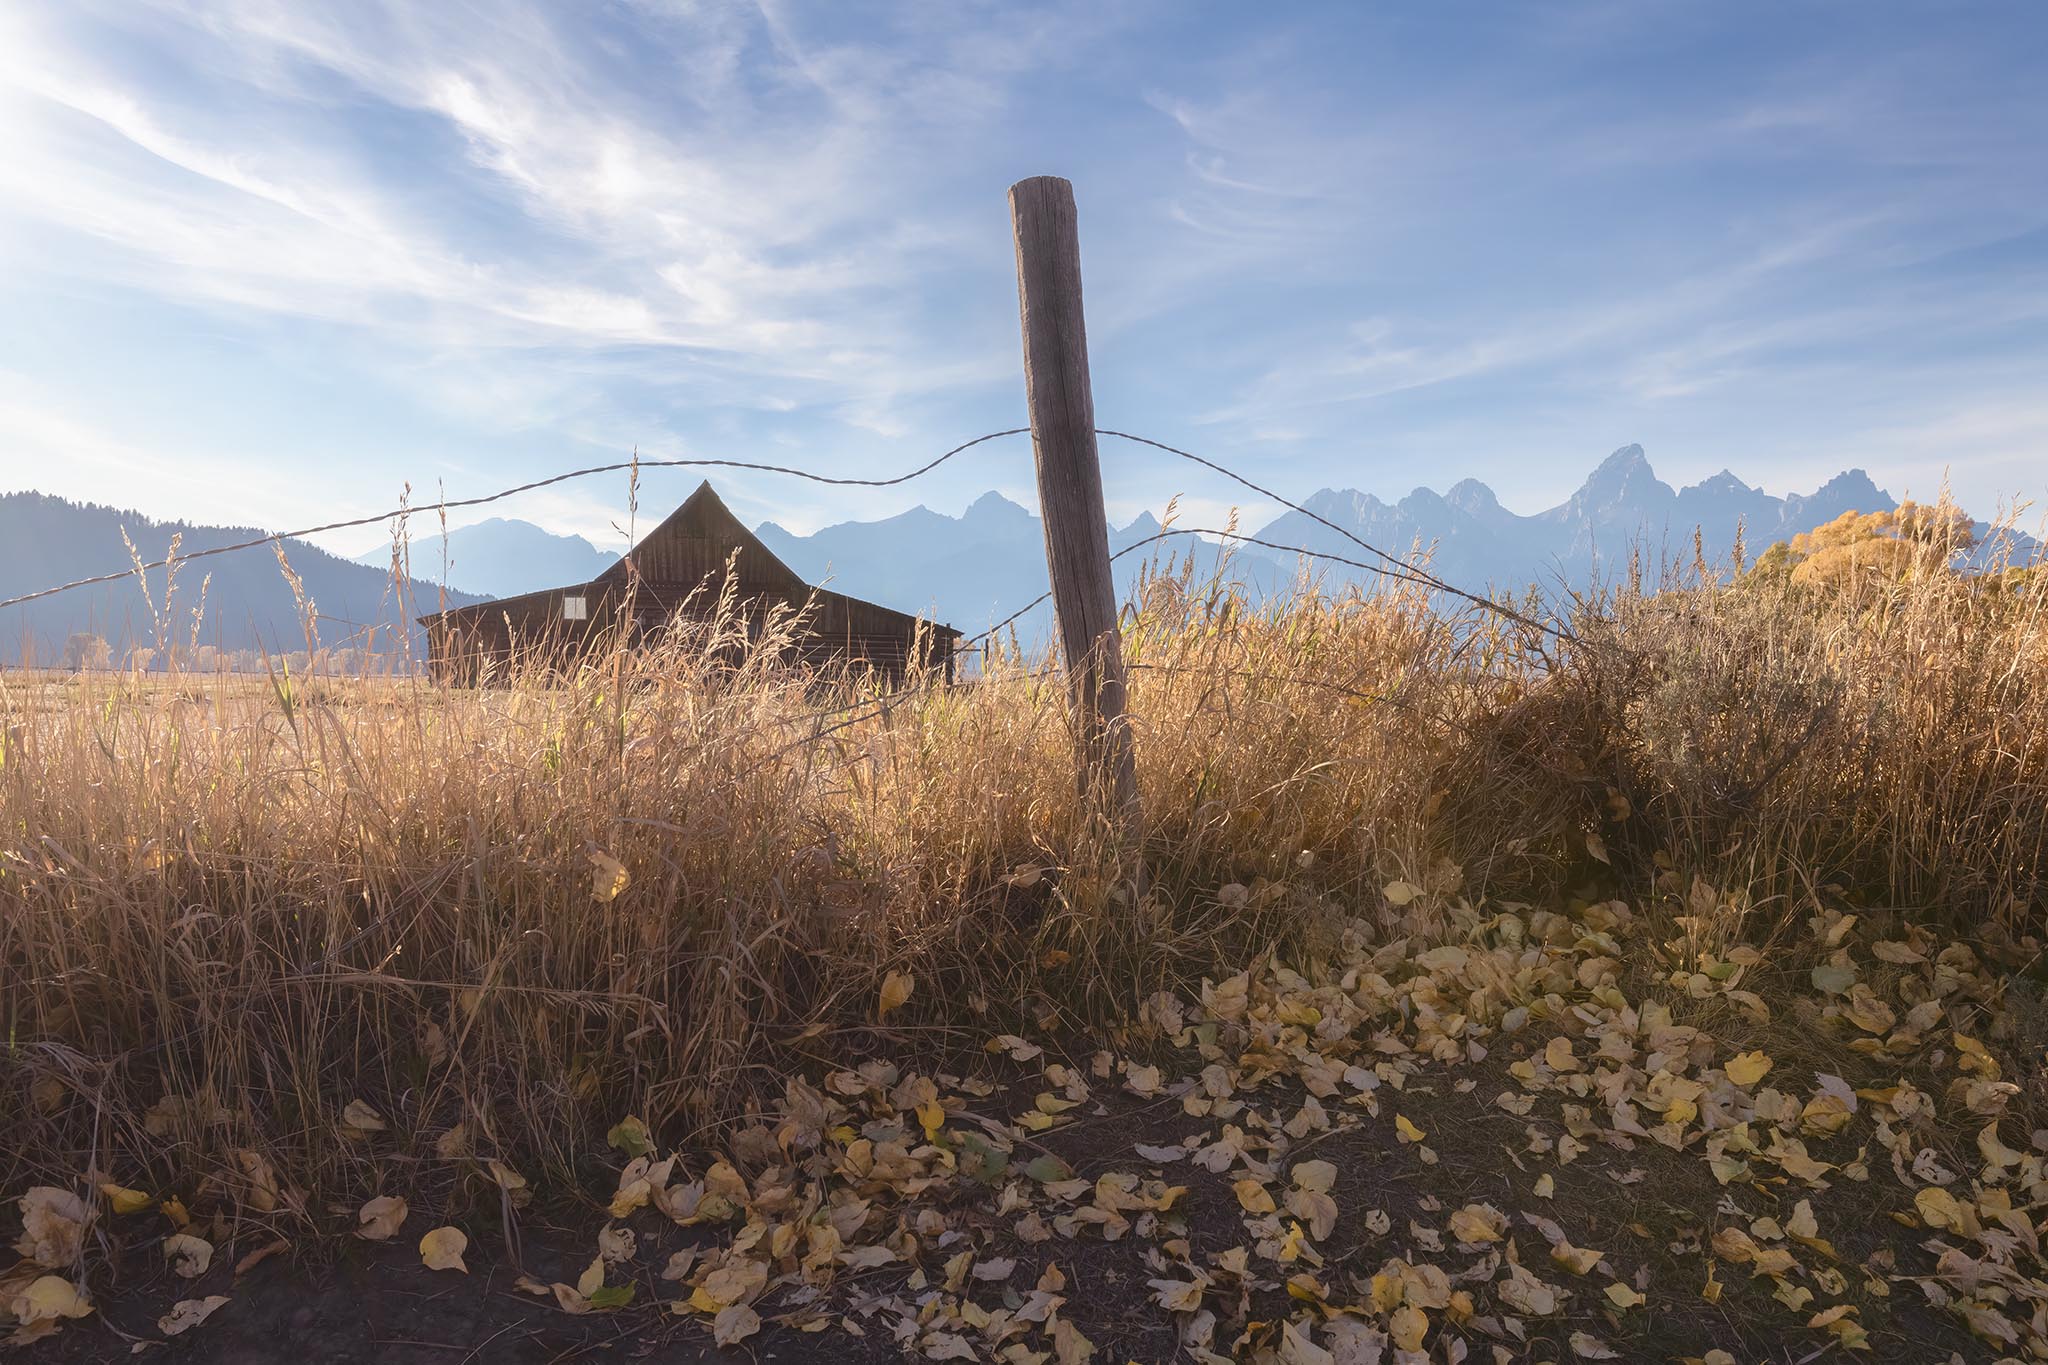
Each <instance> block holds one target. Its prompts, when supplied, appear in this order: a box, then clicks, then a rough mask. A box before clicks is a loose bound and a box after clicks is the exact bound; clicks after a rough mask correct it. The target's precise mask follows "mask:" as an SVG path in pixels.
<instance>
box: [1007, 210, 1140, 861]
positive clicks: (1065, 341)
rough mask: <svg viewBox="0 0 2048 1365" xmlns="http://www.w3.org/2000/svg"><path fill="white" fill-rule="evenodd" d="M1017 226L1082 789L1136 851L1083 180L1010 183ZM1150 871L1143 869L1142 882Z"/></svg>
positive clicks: (1041, 498) (1049, 541)
mask: <svg viewBox="0 0 2048 1365" xmlns="http://www.w3.org/2000/svg"><path fill="white" fill-rule="evenodd" d="M1010 223H1011V226H1012V227H1013V228H1014V229H1015V231H1016V236H1017V308H1018V312H1019V313H1020V314H1021V316H1022V318H1023V323H1024V391H1025V396H1026V398H1027V400H1028V401H1029V404H1030V409H1031V448H1032V452H1033V454H1034V456H1035V457H1036V460H1037V464H1038V502H1039V507H1040V509H1041V511H1042V512H1043V514H1044V517H1045V564H1046V568H1047V569H1048V570H1049V571H1050V572H1051V575H1052V600H1053V607H1054V609H1055V610H1056V611H1057V613H1058V615H1059V630H1060V646H1061V650H1062V653H1063V655H1064V657H1065V660H1066V667H1067V685H1068V687H1069V688H1070V689H1071V691H1072V693H1073V698H1074V707H1075V710H1076V713H1077V719H1078V720H1079V722H1080V732H1081V785H1082V791H1083V795H1084V797H1085V798H1086V799H1087V800H1089V801H1090V802H1091V803H1096V802H1099V803H1101V806H1102V807H1103V808H1106V809H1104V813H1105V814H1107V815H1108V816H1109V818H1110V819H1111V820H1112V821H1113V822H1114V823H1115V825H1116V827H1117V828H1118V829H1119V830H1120V832H1121V833H1122V834H1123V835H1124V836H1125V839H1126V843H1127V845H1128V850H1129V851H1130V852H1131V853H1133V854H1135V851H1136V835H1137V831H1138V814H1139V812H1138V777H1137V768H1136V764H1135V761H1134V757H1133V753H1132V747H1131V732H1130V724H1129V721H1128V720H1127V719H1126V718H1125V716H1124V680H1125V674H1124V656H1123V637H1122V635H1121V634H1120V633H1119V631H1118V629H1117V605H1116V585H1115V582H1114V580H1113V579H1112V578H1111V576H1110V568H1109V516H1108V513H1107V512H1106V511H1105V510H1104V508H1103V505H1102V465H1101V461H1100V458H1099V456H1098V455H1097V452H1096V449H1095V397H1094V394H1093V393H1092V391H1091V390H1090V388H1089V385H1088V331H1087V327H1086V325H1085V322H1084V319H1083V316H1082V309H1081V239H1080V232H1079V229H1078V225H1077V223H1076V219H1075V213H1074V187H1073V185H1071V184H1070V183H1068V182H1067V181H1065V180H1062V179H1060V178H1059V177H1058V176H1052V175H1040V176H1033V177H1032V178H1031V179H1029V180H1020V181H1018V182H1017V183H1016V184H1014V185H1012V186H1011V187H1010ZM1142 876H1143V874H1142V869H1141V870H1140V873H1139V877H1140V881H1141V882H1142Z"/></svg>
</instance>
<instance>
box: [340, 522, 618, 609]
mask: <svg viewBox="0 0 2048 1365" xmlns="http://www.w3.org/2000/svg"><path fill="white" fill-rule="evenodd" d="M410 548H411V555H412V571H413V573H414V575H415V576H416V577H421V578H425V579H428V580H430V581H432V582H436V583H438V582H440V581H442V578H443V574H442V571H441V570H442V564H443V554H444V551H445V554H446V565H447V574H446V579H447V582H448V583H449V584H450V586H452V587H457V588H461V589H463V590H465V591H468V592H476V593H481V594H483V595H484V596H486V597H516V596H518V595H519V594H520V593H524V592H536V591H538V590H540V589H542V588H559V587H562V586H563V585H565V584H569V583H588V582H589V581H590V580H591V579H593V578H595V577H597V576H598V575H599V574H601V573H603V572H604V571H605V570H606V569H608V568H610V567H611V566H612V564H613V563H614V562H616V561H617V559H618V557H619V555H618V551H616V550H600V549H598V548H597V546H595V545H592V544H591V543H590V542H589V541H588V540H585V539H584V538H583V537H582V536H565V535H557V534H555V533H554V532H553V531H547V530H543V529H542V528H541V527H538V526H535V525H534V524H533V523H532V522H530V521H515V520H511V519H508V518H505V517H492V518H490V519H489V520H488V521H479V522H475V523H473V524H471V525H468V526H460V527H457V528H456V529H455V530H452V531H450V532H448V534H447V537H446V543H445V545H444V543H443V538H442V537H441V536H440V535H439V534H437V533H427V532H422V533H418V534H415V535H414V536H413V537H412V541H411V547H410ZM356 563H358V564H367V565H370V566H371V567H373V568H379V569H385V570H389V569H390V567H391V547H390V546H388V545H384V546H379V547H378V548H376V549H374V550H367V551H365V552H364V553H362V554H359V555H357V556H356Z"/></svg>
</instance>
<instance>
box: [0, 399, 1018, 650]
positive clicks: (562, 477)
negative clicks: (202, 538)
mask: <svg viewBox="0 0 2048 1365" xmlns="http://www.w3.org/2000/svg"><path fill="white" fill-rule="evenodd" d="M1030 430H1031V428H1029V427H1011V428H1009V429H1007V430H1004V431H991V432H989V433H987V434H986V435H983V436H977V437H975V438H974V439H973V440H971V441H963V442H961V443H960V444H959V445H957V446H954V447H953V448H952V449H951V450H949V451H947V452H946V453H945V454H943V455H940V456H938V457H937V458H935V459H931V460H927V461H926V462H925V463H924V464H921V465H919V466H918V467H917V468H916V469H913V470H911V471H910V472H909V473H907V474H897V475H894V476H892V477H890V478H886V479H847V478H840V477H838V476H836V475H831V474H819V473H816V472H815V471H813V470H808V469H794V468H791V467H790V466H788V465H779V464H761V463H758V462H756V461H753V460H711V459H688V460H686V459H661V460H643V459H640V458H638V457H637V456H636V457H635V458H633V459H631V460H620V461H617V462H616V463H613V464H596V465H589V466H587V467H585V468H582V469H571V470H569V471H567V472H566V473H562V474H556V475H553V476H552V477H550V478H545V479H535V480H534V481H533V482H531V483H522V484H518V485H515V486H514V487H511V488H501V489H499V490H498V491H497V492H495V493H488V494H484V495H482V496H480V497H474V498H440V499H436V500H435V501H433V502H424V503H419V504H417V505H415V506H405V507H394V508H392V509H391V510H389V511H386V512H379V513H377V514H376V515H374V516H367V517H351V518H349V519H348V520H346V521H330V522H328V523H326V524H325V525H322V526H308V527H306V528H304V529H302V530H297V531H274V532H272V533H271V534H269V535H265V536H258V537H256V538H255V539H253V540H243V541H237V542H235V543H234V544H232V545H213V546H209V547H207V548H206V549H203V550H194V551H192V552H191V553H189V554H181V555H177V556H175V557H169V558H164V559H153V560H151V561H149V562H148V563H146V564H131V565H129V566H128V567H127V568H125V569H122V570H119V571H118V572H115V573H104V574H96V575H94V576H93V577H91V578H78V579H73V580H72V581H71V582H69V583H59V584H57V585H56V586H55V587H51V588H42V589H40V590H38V591H36V592H25V593H22V594H20V595H18V596H15V597H8V598H0V610H4V609H6V608H8V607H18V606H20V605H21V604H22V603H24V602H34V601H36V600H38V599H40V598H44V597H55V596H56V595H57V594H58V593H63V592H71V591H73V590H75V589H78V588H90V587H93V586H95V585H97V584H100V583H117V582H119V581H120V580H122V579H124V578H128V577H131V576H133V575H135V574H137V573H142V572H145V571H147V570H150V569H162V568H167V567H169V566H170V565H172V564H183V563H186V562H187V561H189V560H194V559H206V558H209V557H210V556H213V555H224V554H232V553H233V552H235V551H237V550H253V549H255V548H257V547H258V546H262V545H270V544H273V543H275V542H277V541H281V540H303V539H305V538H306V537H307V536H317V535H324V534H325V533H327V532H329V531H346V530H349V529H351V528H354V527H357V526H374V525H376V524H377V523H378V522H382V521H389V520H391V519H392V518H393V517H401V516H418V515H421V514H438V513H441V512H446V511H450V510H452V509H454V508H457V507H481V506H483V505H484V504H485V503H491V502H498V501H500V500H502V499H505V498H509V497H512V496H514V495H515V494H518V493H531V492H533V491H534V490H535V489H537V488H547V487H549V486H551V485H553V484H558V483H567V482H568V481H569V480H571V479H584V478H589V477H590V476H591V475H593V474H617V473H621V472H623V471H626V470H640V469H747V470H753V471H755V472H757V473H763V474H788V475H791V476H793V477H795V478H799V479H809V480H810V481H811V482H812V483H825V484H836V485H839V486H841V487H858V488H888V487H891V486H892V485H895V484H899V483H909V482H910V481H911V480H912V479H915V478H917V477H919V476H920V475H924V474H929V473H931V472H932V471H933V470H934V469H937V468H938V467H939V466H940V465H942V464H944V463H945V462H946V461H948V460H950V459H952V458H953V457H954V456H955V455H958V454H960V453H961V452H962V451H966V450H972V449H973V448H974V447H975V446H978V445H980V444H982V443H983V442H984V441H993V440H996V439H997V438H999V437H1003V436H1022V435H1024V434H1025V433H1026V432H1028V431H1030Z"/></svg>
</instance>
